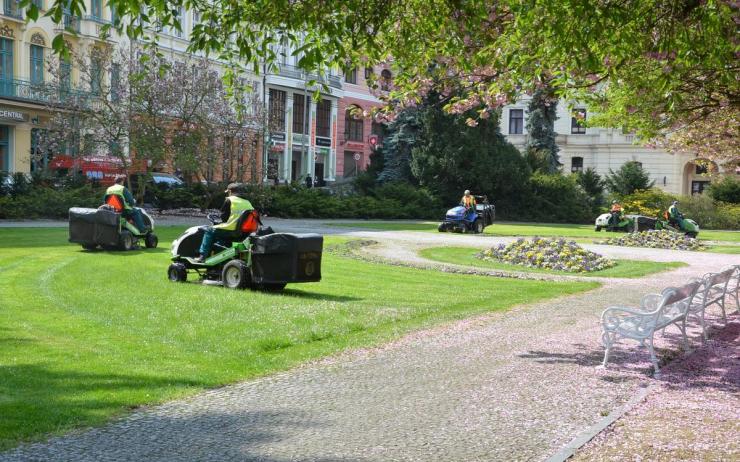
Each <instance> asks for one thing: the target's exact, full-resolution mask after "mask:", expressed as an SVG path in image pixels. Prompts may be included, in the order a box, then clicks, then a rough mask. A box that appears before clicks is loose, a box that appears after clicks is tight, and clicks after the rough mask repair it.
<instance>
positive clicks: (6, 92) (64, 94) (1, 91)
mask: <svg viewBox="0 0 740 462" xmlns="http://www.w3.org/2000/svg"><path fill="white" fill-rule="evenodd" d="M0 98H6V99H12V100H19V101H27V102H31V103H37V104H44V105H55V106H62V107H63V106H65V105H67V106H74V107H82V108H86V109H96V108H98V107H99V105H100V104H101V102H100V97H98V96H95V95H93V94H91V93H89V92H87V91H81V90H78V89H73V88H71V87H69V88H65V87H57V86H54V85H50V84H47V83H33V82H31V81H28V80H21V79H0Z"/></svg>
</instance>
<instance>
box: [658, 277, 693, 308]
mask: <svg viewBox="0 0 740 462" xmlns="http://www.w3.org/2000/svg"><path fill="white" fill-rule="evenodd" d="M700 287H701V281H690V282H688V283H686V284H684V285H682V286H681V287H669V288H667V289H665V290H663V294H665V293H666V291H668V290H673V291H674V294H673V295H672V296H671V297H669V298H668V299H667V300H666V302H665V303H666V305H672V304H674V303H678V302H682V301H688V302H691V300H692V299H693V298H694V296H696V293H697V292H698V291H699V288H700Z"/></svg>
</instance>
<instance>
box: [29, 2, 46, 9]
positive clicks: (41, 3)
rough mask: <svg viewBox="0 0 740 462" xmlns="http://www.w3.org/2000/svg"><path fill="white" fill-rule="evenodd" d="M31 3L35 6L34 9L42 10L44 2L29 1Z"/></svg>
mask: <svg viewBox="0 0 740 462" xmlns="http://www.w3.org/2000/svg"><path fill="white" fill-rule="evenodd" d="M31 3H33V4H34V5H36V8H38V9H39V10H43V9H44V0H31Z"/></svg>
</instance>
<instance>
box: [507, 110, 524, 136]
mask: <svg viewBox="0 0 740 462" xmlns="http://www.w3.org/2000/svg"><path fill="white" fill-rule="evenodd" d="M522 133H524V109H509V134H510V135H521V134H522Z"/></svg>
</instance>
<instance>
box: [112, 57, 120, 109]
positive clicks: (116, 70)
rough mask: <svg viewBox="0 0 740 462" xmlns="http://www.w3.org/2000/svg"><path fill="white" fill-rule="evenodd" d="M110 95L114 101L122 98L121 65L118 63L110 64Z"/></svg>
mask: <svg viewBox="0 0 740 462" xmlns="http://www.w3.org/2000/svg"><path fill="white" fill-rule="evenodd" d="M110 97H111V100H113V101H118V100H119V99H121V65H120V64H118V63H113V64H111V66H110Z"/></svg>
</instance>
